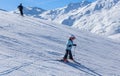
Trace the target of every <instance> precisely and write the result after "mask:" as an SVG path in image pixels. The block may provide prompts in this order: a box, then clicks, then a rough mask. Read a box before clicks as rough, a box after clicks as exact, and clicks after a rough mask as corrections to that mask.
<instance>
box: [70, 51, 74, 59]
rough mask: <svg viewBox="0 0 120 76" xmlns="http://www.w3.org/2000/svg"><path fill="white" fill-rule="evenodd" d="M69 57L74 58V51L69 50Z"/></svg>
mask: <svg viewBox="0 0 120 76" xmlns="http://www.w3.org/2000/svg"><path fill="white" fill-rule="evenodd" d="M69 59H71V60H73V56H72V52H71V50H69Z"/></svg>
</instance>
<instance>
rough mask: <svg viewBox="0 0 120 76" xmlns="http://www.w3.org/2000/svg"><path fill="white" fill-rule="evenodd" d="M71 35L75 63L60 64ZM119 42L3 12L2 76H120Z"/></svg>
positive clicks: (0, 18)
mask: <svg viewBox="0 0 120 76" xmlns="http://www.w3.org/2000/svg"><path fill="white" fill-rule="evenodd" d="M70 34H74V35H75V36H76V40H75V41H74V43H76V44H77V47H76V49H75V51H73V50H74V49H73V50H72V52H73V54H74V52H75V56H74V58H75V60H76V61H78V62H79V63H81V64H76V63H74V62H70V63H66V64H65V63H61V62H58V61H55V60H56V59H61V58H62V57H63V55H64V53H65V45H66V41H67V39H68V37H69V36H70ZM119 75H120V43H117V42H113V41H110V40H107V39H105V38H101V37H98V36H96V35H93V34H90V33H87V32H84V31H80V30H78V29H75V28H70V27H68V26H64V25H58V24H55V23H51V22H49V21H43V20H39V19H35V18H31V17H27V16H25V17H21V16H19V15H15V14H11V13H8V12H4V11H0V76H119Z"/></svg>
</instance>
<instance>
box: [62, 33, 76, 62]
mask: <svg viewBox="0 0 120 76" xmlns="http://www.w3.org/2000/svg"><path fill="white" fill-rule="evenodd" d="M73 40H75V36H74V35H71V36H70V38H69V39H68V42H67V45H66V53H65V55H64V57H63V60H64V62H67V57H68V55H69V59H71V60H74V59H73V56H72V52H71V49H72V46H76V44H74V43H73Z"/></svg>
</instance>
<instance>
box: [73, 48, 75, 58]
mask: <svg viewBox="0 0 120 76" xmlns="http://www.w3.org/2000/svg"><path fill="white" fill-rule="evenodd" d="M75 49H76V46H75V47H74V53H73V56H74V57H75Z"/></svg>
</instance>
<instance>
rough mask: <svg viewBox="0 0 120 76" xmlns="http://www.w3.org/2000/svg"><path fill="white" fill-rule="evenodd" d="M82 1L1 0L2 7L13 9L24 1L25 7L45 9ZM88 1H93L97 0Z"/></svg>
mask: <svg viewBox="0 0 120 76" xmlns="http://www.w3.org/2000/svg"><path fill="white" fill-rule="evenodd" d="M80 1H82V0H0V9H4V10H7V11H12V10H15V9H17V6H18V5H19V4H20V3H22V4H23V6H25V7H40V8H43V9H45V10H51V9H55V8H60V7H64V6H65V5H68V4H69V3H75V2H80ZM88 1H90V2H92V1H95V0H88Z"/></svg>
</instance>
